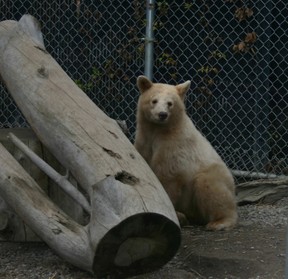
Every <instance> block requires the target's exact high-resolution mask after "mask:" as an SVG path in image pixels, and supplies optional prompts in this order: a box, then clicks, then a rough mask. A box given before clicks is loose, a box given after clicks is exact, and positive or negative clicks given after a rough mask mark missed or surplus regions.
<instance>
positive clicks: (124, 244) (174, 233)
mask: <svg viewBox="0 0 288 279" xmlns="http://www.w3.org/2000/svg"><path fill="white" fill-rule="evenodd" d="M180 242H181V231H180V228H179V227H178V225H177V224H175V223H174V222H173V221H171V220H169V219H168V218H167V217H165V216H163V215H160V214H156V213H141V214H136V215H134V216H131V217H129V218H127V219H125V220H124V221H123V222H121V223H120V224H118V225H117V226H116V227H114V228H113V229H111V230H110V231H109V232H108V233H107V234H106V235H105V236H104V237H103V238H102V240H101V241H100V243H99V245H98V246H97V250H96V253H95V258H94V264H93V271H94V273H95V274H96V275H97V276H99V277H102V276H107V275H114V276H115V277H116V278H122V277H124V278H126V277H127V276H133V275H137V274H141V273H146V272H150V271H153V270H155V269H158V268H160V267H161V266H163V265H164V264H166V263H167V262H168V261H169V260H170V259H171V258H172V257H173V256H174V255H175V254H176V252H177V250H178V248H179V246H180Z"/></svg>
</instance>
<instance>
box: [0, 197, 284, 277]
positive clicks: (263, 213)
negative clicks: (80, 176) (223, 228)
mask: <svg viewBox="0 0 288 279" xmlns="http://www.w3.org/2000/svg"><path fill="white" fill-rule="evenodd" d="M239 216H240V218H239V225H238V226H237V227H236V228H235V229H234V230H232V231H230V232H207V231H205V230H204V229H203V228H201V227H186V228H184V229H183V230H182V244H181V247H180V249H179V252H178V253H177V255H176V256H175V257H174V258H173V259H172V260H171V261H170V262H169V263H168V264H167V265H165V266H164V267H163V268H161V269H160V270H157V271H155V272H153V273H150V274H143V275H139V276H135V277H133V279H162V278H165V279H176V278H177V279H178V278H179V279H186V278H187V279H188V278H190V279H196V278H199V279H203V278H207V279H216V278H219V279H225V278H227V279H237V278H238V279H242V278H243V279H248V278H250V279H274V278H275V279H282V278H284V267H285V236H286V228H287V225H288V218H287V217H288V199H287V198H286V199H282V200H280V201H278V202H277V203H276V204H274V205H261V204H257V205H245V206H241V207H239ZM0 278H1V279H17V278H18V279H24V278H25V279H27V278H29V279H30V278H31V279H42V278H43V279H44V278H45V279H64V278H65V279H92V278H94V277H93V276H91V274H89V273H87V272H83V271H81V270H79V269H77V268H75V267H73V266H71V265H69V264H67V263H66V262H65V261H63V260H62V259H60V258H59V257H58V256H56V255H55V254H54V253H53V251H52V250H51V249H50V248H49V247H47V246H46V245H45V244H44V243H9V242H0Z"/></svg>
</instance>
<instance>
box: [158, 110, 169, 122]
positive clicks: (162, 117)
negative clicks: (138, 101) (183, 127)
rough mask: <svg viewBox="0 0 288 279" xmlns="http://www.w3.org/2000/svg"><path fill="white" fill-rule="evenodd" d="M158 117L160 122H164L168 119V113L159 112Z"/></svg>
mask: <svg viewBox="0 0 288 279" xmlns="http://www.w3.org/2000/svg"><path fill="white" fill-rule="evenodd" d="M158 117H159V119H160V120H166V119H167V117H168V113H167V112H165V111H161V112H159V114H158Z"/></svg>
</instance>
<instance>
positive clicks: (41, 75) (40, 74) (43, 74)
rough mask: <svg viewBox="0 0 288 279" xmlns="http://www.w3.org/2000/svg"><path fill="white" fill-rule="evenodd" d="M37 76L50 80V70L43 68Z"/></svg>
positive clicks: (38, 70) (38, 71)
mask: <svg viewBox="0 0 288 279" xmlns="http://www.w3.org/2000/svg"><path fill="white" fill-rule="evenodd" d="M37 74H38V76H39V77H41V78H48V75H49V74H48V70H47V69H46V68H45V67H44V66H41V67H40V68H39V69H37Z"/></svg>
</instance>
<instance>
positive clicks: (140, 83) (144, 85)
mask: <svg viewBox="0 0 288 279" xmlns="http://www.w3.org/2000/svg"><path fill="white" fill-rule="evenodd" d="M152 85H153V83H152V81H151V80H150V79H148V78H147V77H145V76H139V77H138V78H137V87H138V88H139V91H140V93H141V94H143V93H144V92H145V91H147V90H148V89H149V88H151V87H152Z"/></svg>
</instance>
